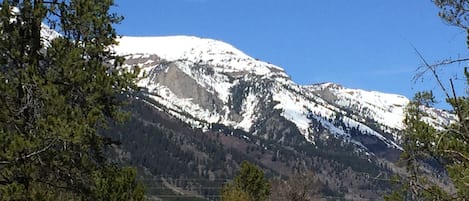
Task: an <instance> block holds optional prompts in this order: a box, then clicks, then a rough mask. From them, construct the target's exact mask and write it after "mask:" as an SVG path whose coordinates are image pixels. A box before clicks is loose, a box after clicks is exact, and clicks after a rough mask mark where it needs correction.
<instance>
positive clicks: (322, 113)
mask: <svg viewBox="0 0 469 201" xmlns="http://www.w3.org/2000/svg"><path fill="white" fill-rule="evenodd" d="M114 50H115V51H116V53H117V54H119V55H122V56H124V57H125V58H126V63H125V65H124V67H127V68H132V67H133V66H139V67H140V68H141V69H142V73H141V75H140V77H141V79H140V80H139V82H138V85H139V86H140V87H142V88H144V89H145V90H146V93H147V94H148V96H149V97H150V98H151V99H152V100H153V101H152V103H151V104H153V105H154V106H155V107H156V108H157V109H159V110H162V111H166V112H168V113H169V114H171V115H172V116H174V117H176V118H178V119H180V120H182V121H184V122H186V123H189V124H190V125H192V126H193V127H198V128H203V129H206V130H208V129H213V128H214V126H216V125H223V126H227V127H231V128H234V129H241V130H243V131H245V132H247V133H248V134H250V135H255V136H259V137H262V138H264V139H272V140H276V141H278V142H279V143H284V142H286V141H288V140H291V139H292V138H291V136H292V135H295V134H301V135H302V136H303V137H304V139H306V140H307V141H309V142H311V143H315V141H316V140H318V139H319V138H328V137H330V136H335V137H339V138H343V139H344V140H346V141H348V142H351V143H353V144H356V145H358V146H360V147H362V148H364V149H365V150H370V151H371V152H376V151H382V150H388V149H393V150H399V149H401V147H400V146H399V132H400V131H402V129H403V128H404V125H403V123H402V122H403V119H404V110H405V106H406V105H407V104H408V103H409V100H408V99H407V98H406V97H404V96H401V95H395V94H386V93H381V92H374V91H364V90H359V89H347V88H345V87H342V86H340V85H337V84H333V83H323V84H316V85H309V86H301V85H298V84H296V83H294V82H293V81H292V80H291V79H290V78H289V76H288V75H287V74H286V72H285V71H284V70H283V69H282V68H280V67H278V66H275V65H272V64H270V63H266V62H263V61H259V60H257V59H254V58H252V57H250V56H248V55H246V54H245V53H243V52H242V51H240V50H238V49H236V48H235V47H233V46H232V45H229V44H227V43H224V42H221V41H217V40H212V39H204V38H198V37H191V36H166V37H122V38H121V39H120V40H119V45H118V46H116V47H114ZM426 110H427V111H428V117H426V118H427V119H426V120H427V121H428V122H430V123H432V124H433V125H435V126H437V127H440V126H444V125H448V124H449V123H450V121H451V120H453V119H454V117H453V116H452V115H451V114H449V113H447V112H444V111H442V110H437V109H433V108H427V109H426ZM244 137H246V138H247V139H249V136H244Z"/></svg>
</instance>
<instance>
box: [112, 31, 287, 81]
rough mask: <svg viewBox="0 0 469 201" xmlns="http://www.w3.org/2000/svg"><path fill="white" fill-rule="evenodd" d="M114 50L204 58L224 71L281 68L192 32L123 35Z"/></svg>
mask: <svg viewBox="0 0 469 201" xmlns="http://www.w3.org/2000/svg"><path fill="white" fill-rule="evenodd" d="M115 51H116V52H117V53H118V54H120V55H128V54H155V55H158V56H160V57H162V58H164V59H165V60H168V61H175V60H188V61H191V62H198V61H205V62H209V63H210V64H212V65H214V66H223V71H224V72H238V71H248V72H251V73H255V74H260V75H265V74H268V73H271V72H272V71H271V69H272V68H274V69H277V70H282V71H283V69H281V68H279V67H277V66H274V65H266V63H265V62H262V61H258V60H256V59H254V58H252V57H249V56H248V55H246V54H244V53H243V52H241V51H240V50H238V49H236V48H234V47H233V46H231V45H229V44H227V43H224V42H221V41H217V40H212V39H204V38H198V37H194V36H163V37H127V36H124V37H122V38H121V39H120V40H119V45H118V46H116V48H115Z"/></svg>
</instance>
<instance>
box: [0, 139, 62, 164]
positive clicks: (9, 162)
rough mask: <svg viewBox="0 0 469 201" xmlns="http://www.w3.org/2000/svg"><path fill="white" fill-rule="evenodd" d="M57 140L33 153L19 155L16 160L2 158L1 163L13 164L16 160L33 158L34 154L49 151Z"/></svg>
mask: <svg viewBox="0 0 469 201" xmlns="http://www.w3.org/2000/svg"><path fill="white" fill-rule="evenodd" d="M56 141H57V140H53V141H52V142H51V143H49V144H48V145H47V146H45V147H43V148H42V149H40V150H37V151H34V152H32V153H29V154H26V155H24V156H22V157H17V158H15V159H14V160H10V161H9V160H2V161H0V165H8V164H12V163H15V162H18V161H23V160H26V159H28V158H31V157H33V156H36V155H39V154H41V153H43V152H45V151H47V150H48V149H50V148H51V147H52V145H54V144H55V142H56Z"/></svg>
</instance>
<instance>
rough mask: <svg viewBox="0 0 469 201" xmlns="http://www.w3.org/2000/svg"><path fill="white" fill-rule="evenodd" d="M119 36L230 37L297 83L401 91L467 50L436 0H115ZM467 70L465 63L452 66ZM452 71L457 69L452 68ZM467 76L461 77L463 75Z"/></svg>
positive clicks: (229, 40) (411, 89)
mask: <svg viewBox="0 0 469 201" xmlns="http://www.w3.org/2000/svg"><path fill="white" fill-rule="evenodd" d="M115 3H116V4H117V5H118V7H117V8H115V9H114V10H115V11H117V12H118V13H120V14H122V15H124V16H125V18H126V19H125V20H124V21H123V22H122V24H120V25H118V26H117V30H118V32H119V34H121V35H132V36H161V35H193V36H199V37H204V38H213V39H218V40H222V41H225V42H227V43H230V44H232V45H234V46H235V47H237V48H238V49H240V50H242V51H243V52H245V53H247V54H248V55H251V56H252V57H255V58H259V59H261V60H264V61H267V62H270V63H273V64H276V65H278V66H281V67H283V68H284V69H285V70H286V72H287V73H288V74H289V75H290V76H291V77H292V79H293V80H294V81H295V82H297V83H299V84H312V83H319V82H335V83H339V84H342V85H344V86H346V87H351V88H361V89H367V90H377V91H383V92H390V93H398V94H403V95H405V96H407V97H412V95H413V94H414V93H415V92H416V91H417V90H418V89H421V88H430V89H432V88H435V87H436V84H434V82H433V81H432V80H431V79H430V78H429V77H427V78H426V79H425V80H424V83H421V82H418V83H416V84H414V83H413V82H412V81H411V78H412V76H413V75H414V71H415V69H416V67H417V66H418V65H419V64H420V63H421V61H420V59H419V57H418V56H417V54H416V53H415V51H414V49H413V47H412V45H411V44H413V45H414V46H415V47H416V48H417V49H418V50H419V51H420V52H421V53H422V54H423V55H424V56H425V58H426V59H427V60H428V61H430V62H434V61H436V60H439V59H444V58H447V57H452V58H456V57H458V55H459V56H460V57H465V56H467V53H468V52H467V48H466V45H465V37H466V33H465V32H464V31H462V30H461V29H458V28H455V27H451V26H448V25H446V24H444V23H443V21H442V20H441V19H440V18H439V17H438V9H437V8H436V7H435V6H434V5H433V3H431V1H430V0H386V1H377V0H353V1H352V0H330V1H329V0H328V1H315V0H138V1H131V0H116V1H115ZM451 68H452V69H453V71H454V69H458V68H459V69H460V70H458V71H461V70H462V66H456V67H451ZM446 75H453V72H446ZM459 82H460V83H462V81H459Z"/></svg>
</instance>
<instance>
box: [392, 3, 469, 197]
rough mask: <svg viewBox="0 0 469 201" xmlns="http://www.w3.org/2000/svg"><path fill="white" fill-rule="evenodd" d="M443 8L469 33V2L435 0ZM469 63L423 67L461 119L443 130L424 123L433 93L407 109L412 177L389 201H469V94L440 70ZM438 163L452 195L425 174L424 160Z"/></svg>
mask: <svg viewBox="0 0 469 201" xmlns="http://www.w3.org/2000/svg"><path fill="white" fill-rule="evenodd" d="M433 2H434V3H435V4H436V5H437V6H438V7H439V8H440V9H441V10H440V13H439V15H440V17H441V18H442V19H443V20H445V21H446V22H447V23H449V24H451V25H455V26H458V27H461V28H463V29H465V30H466V31H467V32H468V33H469V18H468V17H469V12H468V11H469V1H468V0H457V1H456V0H433ZM467 42H468V44H469V38H468V41H467ZM465 61H469V58H463V59H457V60H451V59H450V60H444V61H443V62H440V63H436V64H432V65H430V64H428V63H426V62H424V63H425V65H424V66H423V67H424V68H423V69H424V72H430V73H432V76H433V77H434V78H435V80H436V81H437V84H438V85H439V86H440V88H441V90H442V91H443V93H444V94H445V95H446V101H447V103H449V105H450V107H451V108H452V112H453V113H454V114H455V116H456V117H457V120H456V121H455V122H454V123H453V124H451V125H447V127H445V128H443V129H438V130H437V129H434V128H433V127H432V126H430V125H429V124H428V123H427V122H426V121H424V120H423V118H422V117H423V116H424V115H425V109H424V108H425V107H427V106H431V105H432V103H434V101H435V100H434V97H433V94H432V93H431V92H421V93H417V94H416V96H415V98H414V100H413V101H412V102H411V103H410V104H409V106H408V108H407V115H406V119H405V124H406V127H407V128H406V130H405V133H404V135H403V138H402V139H403V146H404V150H405V151H404V153H403V155H402V158H403V161H404V162H405V163H406V168H407V170H408V173H409V174H408V177H407V178H404V179H403V181H405V182H403V183H401V185H402V188H401V189H400V190H399V191H396V192H394V193H393V194H391V195H389V196H387V197H386V198H387V200H469V98H468V92H463V93H459V94H458V93H457V92H456V89H455V87H454V84H453V80H451V79H450V80H449V82H448V83H449V84H448V85H449V87H445V84H444V83H445V81H443V80H441V79H440V77H439V76H438V71H437V70H436V69H437V68H440V67H442V66H444V65H449V64H453V63H460V62H465ZM463 73H464V77H465V81H466V87H467V85H468V84H469V72H468V69H467V67H466V68H464V70H463ZM428 160H437V161H438V162H439V163H440V164H441V165H443V166H444V167H445V170H446V172H447V173H448V176H449V178H450V179H451V182H452V184H453V185H454V188H455V190H456V192H455V193H452V192H451V191H450V190H448V189H445V186H442V185H441V184H440V185H438V184H435V183H434V182H432V181H431V180H430V179H429V177H428V174H424V171H423V168H422V167H421V164H422V161H428Z"/></svg>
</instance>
